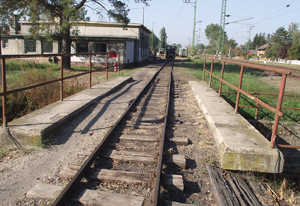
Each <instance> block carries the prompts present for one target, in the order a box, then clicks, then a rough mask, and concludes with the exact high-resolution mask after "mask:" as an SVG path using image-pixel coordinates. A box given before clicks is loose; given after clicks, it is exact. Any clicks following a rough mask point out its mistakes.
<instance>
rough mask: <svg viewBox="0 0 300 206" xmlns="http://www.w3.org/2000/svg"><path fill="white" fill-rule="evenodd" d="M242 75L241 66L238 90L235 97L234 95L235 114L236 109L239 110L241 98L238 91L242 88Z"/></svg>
mask: <svg viewBox="0 0 300 206" xmlns="http://www.w3.org/2000/svg"><path fill="white" fill-rule="evenodd" d="M243 74H244V65H242V67H241V73H240V80H239V90H238V91H237V95H236V104H235V113H237V112H238V109H239V102H240V96H241V92H240V89H241V88H242V81H243Z"/></svg>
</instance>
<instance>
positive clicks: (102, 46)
mask: <svg viewBox="0 0 300 206" xmlns="http://www.w3.org/2000/svg"><path fill="white" fill-rule="evenodd" d="M95 52H106V44H104V43H95Z"/></svg>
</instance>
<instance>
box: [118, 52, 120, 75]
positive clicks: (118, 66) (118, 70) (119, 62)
mask: <svg viewBox="0 0 300 206" xmlns="http://www.w3.org/2000/svg"><path fill="white" fill-rule="evenodd" d="M119 74H120V53H118V76H119Z"/></svg>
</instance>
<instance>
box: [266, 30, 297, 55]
mask: <svg viewBox="0 0 300 206" xmlns="http://www.w3.org/2000/svg"><path fill="white" fill-rule="evenodd" d="M290 41H291V38H290V35H289V32H288V31H287V30H285V28H284V27H279V28H278V29H277V30H276V32H275V33H273V34H272V37H271V45H270V46H269V47H268V48H267V50H266V56H267V57H270V58H272V59H275V58H279V57H280V58H285V57H286V55H282V54H283V53H284V52H283V51H281V50H282V49H284V45H286V44H288V43H289V42H290ZM285 54H286V52H285Z"/></svg>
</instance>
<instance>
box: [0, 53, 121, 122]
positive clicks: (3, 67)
mask: <svg viewBox="0 0 300 206" xmlns="http://www.w3.org/2000/svg"><path fill="white" fill-rule="evenodd" d="M108 54H110V53H106V52H105V53H104V52H99V53H76V54H34V55H0V60H1V83H2V92H0V96H2V120H3V126H5V127H6V126H7V122H6V116H7V109H6V108H7V107H6V101H7V100H6V97H7V95H8V94H12V93H15V92H20V91H25V90H28V89H32V88H35V87H40V86H43V85H47V84H52V83H55V82H60V100H61V101H63V99H64V96H63V90H64V80H66V79H70V78H75V77H78V76H81V75H85V74H89V88H91V87H92V73H93V72H99V71H101V70H103V68H102V69H94V70H92V56H95V55H105V68H104V69H105V70H106V81H108V69H109V68H110V67H112V66H108ZM116 54H117V57H114V58H116V59H117V61H118V64H117V66H118V71H119V68H120V54H119V53H116ZM53 56H59V57H60V58H61V59H60V78H59V79H55V80H51V81H45V82H42V83H38V84H33V85H29V86H25V87H20V88H17V89H12V90H7V83H6V59H19V58H38V57H53ZM64 56H70V57H71V56H88V57H89V59H88V66H89V71H87V72H83V73H80V74H75V75H71V76H68V77H64V75H63V61H62V60H63V57H64ZM118 74H119V72H118Z"/></svg>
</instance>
